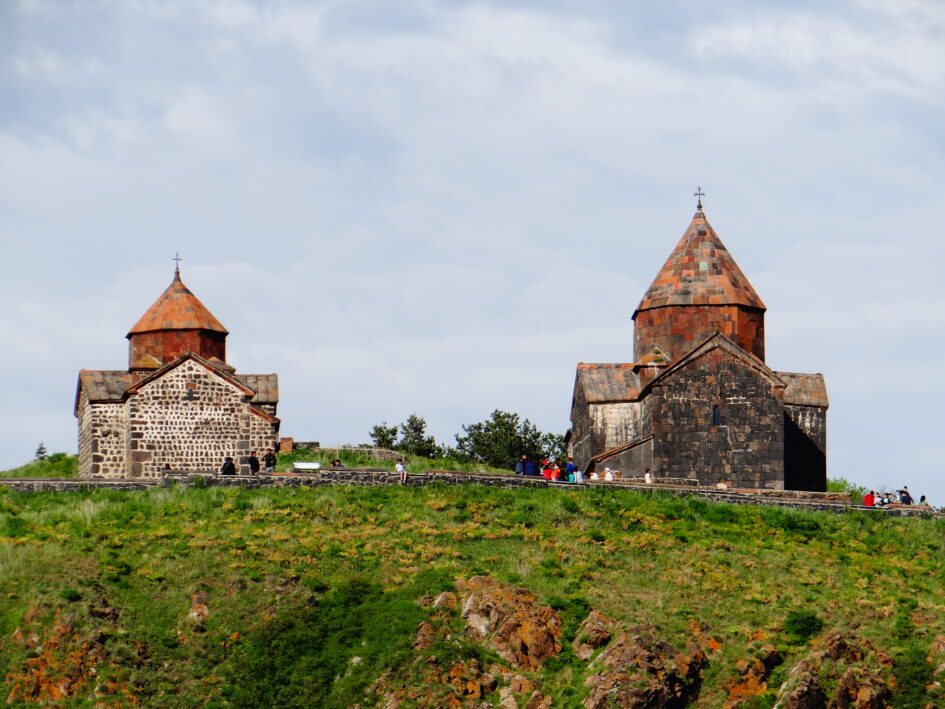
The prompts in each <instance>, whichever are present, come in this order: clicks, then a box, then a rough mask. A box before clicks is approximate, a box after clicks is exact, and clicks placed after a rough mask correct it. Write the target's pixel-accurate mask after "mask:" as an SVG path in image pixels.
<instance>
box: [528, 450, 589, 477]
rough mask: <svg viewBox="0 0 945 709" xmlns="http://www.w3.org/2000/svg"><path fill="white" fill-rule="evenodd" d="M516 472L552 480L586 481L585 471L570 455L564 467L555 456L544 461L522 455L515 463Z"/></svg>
mask: <svg viewBox="0 0 945 709" xmlns="http://www.w3.org/2000/svg"><path fill="white" fill-rule="evenodd" d="M515 474H516V475H525V476H529V477H543V478H544V479H545V480H549V481H552V482H571V483H575V482H576V483H582V482H584V473H583V472H582V471H580V470H578V469H577V466H576V465H575V464H574V458H571V457H569V458H568V462H567V463H565V464H564V467H563V468H562V467H561V465H560V464H559V463H558V461H557V460H555V459H554V458H551V459H550V460H549V459H545V460H542V461H540V462H539V461H537V460H531V459H530V458H529V457H528V456H527V455H522V456H521V457H520V458H519V459H518V462H516V463H515Z"/></svg>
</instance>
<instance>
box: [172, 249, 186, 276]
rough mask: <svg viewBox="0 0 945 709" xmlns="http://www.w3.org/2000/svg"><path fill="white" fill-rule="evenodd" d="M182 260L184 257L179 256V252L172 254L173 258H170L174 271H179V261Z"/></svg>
mask: <svg viewBox="0 0 945 709" xmlns="http://www.w3.org/2000/svg"><path fill="white" fill-rule="evenodd" d="M183 260H184V259H182V258H181V257H180V254H178V253H175V254H174V258H172V259H171V261H173V262H174V273H180V262H181V261H183Z"/></svg>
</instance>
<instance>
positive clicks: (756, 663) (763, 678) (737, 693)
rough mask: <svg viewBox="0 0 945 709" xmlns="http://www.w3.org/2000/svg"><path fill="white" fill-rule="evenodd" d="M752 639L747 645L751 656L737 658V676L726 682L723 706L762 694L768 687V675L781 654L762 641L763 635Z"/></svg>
mask: <svg viewBox="0 0 945 709" xmlns="http://www.w3.org/2000/svg"><path fill="white" fill-rule="evenodd" d="M759 636H760V637H756V638H754V639H753V642H752V644H751V645H749V648H748V650H749V652H750V653H751V657H749V658H746V659H742V660H739V661H738V662H737V663H736V665H735V669H736V670H737V671H738V676H737V677H736V678H735V679H733V680H731V681H730V682H729V683H728V696H727V697H726V701H725V704H724V705H723V706H724V707H726V708H728V707H737V706H739V705H740V704H742V703H743V702H745V701H746V700H748V699H750V698H751V697H757V696H759V695H761V694H764V693H765V692H766V691H767V689H768V676H769V675H770V674H771V670H773V669H774V668H775V667H777V666H778V665H780V664H781V663H782V662H783V660H782V658H781V654H780V653H779V652H778V651H777V648H775V647H774V645H772V644H771V643H764V644H762V641H763V639H764V637H763V635H761V634H760V633H759Z"/></svg>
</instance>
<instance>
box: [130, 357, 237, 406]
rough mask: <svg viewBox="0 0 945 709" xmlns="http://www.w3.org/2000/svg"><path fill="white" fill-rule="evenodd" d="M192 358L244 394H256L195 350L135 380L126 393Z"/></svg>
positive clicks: (133, 392)
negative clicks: (196, 353)
mask: <svg viewBox="0 0 945 709" xmlns="http://www.w3.org/2000/svg"><path fill="white" fill-rule="evenodd" d="M191 360H192V361H194V362H196V363H197V364H199V365H200V366H201V367H203V368H205V369H208V370H209V371H211V372H213V373H214V374H216V375H217V376H218V377H220V379H223V380H224V381H226V382H228V383H229V384H232V385H233V386H234V387H236V388H237V389H239V390H240V391H241V392H243V394H244V395H246V396H255V394H256V392H254V391H253V390H252V389H250V388H249V387H247V386H246V385H245V384H243V383H242V382H240V381H237V379H236V378H235V377H233V376H232V375H230V374H228V373H227V372H223V371H220V370H219V369H217V368H216V367H214V366H213V365H212V364H210V363H209V362H208V361H207V360H205V359H204V358H203V357H200V356H198V355H195V354H194V353H193V352H188V353H187V354H185V355H182V356H180V357H178V358H177V359H175V360H174V361H173V362H171V363H170V364H166V365H164V366H163V367H161V368H160V369H158V370H156V371H154V372H151V373H150V374H148V376H146V377H144V378H143V379H139V380H138V381H137V382H135V383H134V384H132V385H131V386H130V387H128V388H127V389H125V393H126V394H136V393H137V392H138V391H140V390H141V388H142V387H144V386H146V385H147V384H150V383H151V382H153V381H155V380H156V379H160V378H161V377H163V376H164V375H165V374H167V373H168V372H170V371H172V370H174V369H177V368H178V367H179V366H180V365H182V364H183V363H184V362H188V361H191Z"/></svg>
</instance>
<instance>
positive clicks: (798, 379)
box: [775, 372, 830, 409]
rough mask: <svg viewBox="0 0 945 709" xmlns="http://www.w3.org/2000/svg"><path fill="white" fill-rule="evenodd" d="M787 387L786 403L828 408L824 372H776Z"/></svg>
mask: <svg viewBox="0 0 945 709" xmlns="http://www.w3.org/2000/svg"><path fill="white" fill-rule="evenodd" d="M775 374H777V375H778V378H779V379H781V380H782V381H783V382H784V383H785V384H787V387H786V388H785V389H784V403H785V404H795V405H797V406H821V407H823V408H825V409H826V408H828V407H829V406H830V402H829V401H828V400H827V382H825V381H824V375H823V374H798V373H796V372H775Z"/></svg>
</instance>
